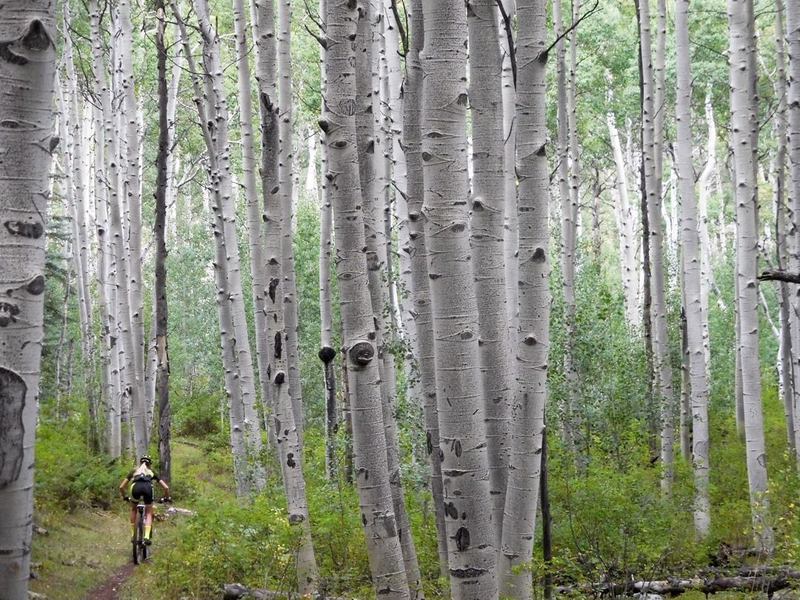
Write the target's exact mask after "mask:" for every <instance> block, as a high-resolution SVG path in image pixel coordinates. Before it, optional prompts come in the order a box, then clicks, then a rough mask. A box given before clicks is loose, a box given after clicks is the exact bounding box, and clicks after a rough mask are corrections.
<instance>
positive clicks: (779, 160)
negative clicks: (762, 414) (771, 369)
mask: <svg viewBox="0 0 800 600" xmlns="http://www.w3.org/2000/svg"><path fill="white" fill-rule="evenodd" d="M784 13H785V10H784V4H783V0H776V2H775V66H776V77H775V96H776V98H777V101H778V106H777V108H776V110H775V124H774V132H775V140H776V144H777V147H776V152H775V159H774V160H775V167H774V169H775V172H774V181H775V183H774V185H773V188H774V198H775V258H776V265H777V267H778V269H780V270H783V269H784V267H785V266H786V259H787V258H788V251H787V237H786V208H787V207H786V150H787V136H788V123H787V107H786V93H787V90H786V43H785V30H784ZM777 288H778V289H777V292H778V304H779V311H780V335H779V341H780V348H779V350H778V369H779V375H780V394H781V396H782V398H783V407H784V414H785V416H786V432H787V438H788V445H789V448H790V449H791V451H792V452H793V453H794V454H795V456H797V454H796V452H797V450H796V448H795V438H794V435H795V433H794V432H795V424H794V419H795V415H794V382H793V377H792V325H791V318H790V303H791V299H790V297H789V284H788V283H786V282H785V281H779V282H777Z"/></svg>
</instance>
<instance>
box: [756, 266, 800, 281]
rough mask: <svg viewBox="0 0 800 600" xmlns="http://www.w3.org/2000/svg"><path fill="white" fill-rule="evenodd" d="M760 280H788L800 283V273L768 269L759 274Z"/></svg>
mask: <svg viewBox="0 0 800 600" xmlns="http://www.w3.org/2000/svg"><path fill="white" fill-rule="evenodd" d="M758 280H759V281H786V282H788V283H800V273H789V272H787V271H779V270H778V269H767V270H766V271H764V272H763V273H762V274H761V275H759V276H758Z"/></svg>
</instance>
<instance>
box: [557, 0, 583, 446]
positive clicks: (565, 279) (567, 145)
mask: <svg viewBox="0 0 800 600" xmlns="http://www.w3.org/2000/svg"><path fill="white" fill-rule="evenodd" d="M576 4H577V3H576ZM561 12H562V11H561V2H560V0H555V2H554V3H553V26H554V29H555V30H556V35H558V36H561V35H564V34H565V31H564V20H563V17H562V14H561ZM569 38H570V42H571V43H570V69H569V73H568V72H567V61H566V48H565V46H564V40H563V39H561V40H559V42H558V43H557V44H556V72H557V84H556V89H557V105H558V115H557V123H558V125H557V129H558V133H557V138H558V190H559V195H560V197H561V215H560V217H561V218H560V222H561V253H560V254H561V277H562V291H563V295H564V324H565V329H566V341H565V349H564V365H563V369H564V376H565V378H566V382H567V385H566V391H565V395H564V399H563V404H562V406H560V407H559V421H560V423H559V424H560V427H561V436H562V438H563V441H564V444H565V446H566V449H567V452H569V453H570V454H571V455H572V456H573V457H575V452H576V442H575V437H576V434H577V431H576V429H577V427H576V425H577V423H576V422H575V396H576V393H577V388H578V381H577V379H578V374H577V372H576V371H575V366H574V359H573V354H574V342H573V340H574V336H575V311H576V307H575V261H576V259H577V257H576V255H575V253H576V249H577V247H576V246H577V244H576V243H577V239H576V238H577V217H578V187H577V186H578V183H577V176H576V173H575V172H574V171H575V169H574V167H575V166H576V165H575V163H573V160H576V156H573V148H572V146H573V138H574V136H573V135H572V133H573V130H572V127H574V125H575V123H574V121H575V118H574V115H573V110H574V105H573V103H574V101H575V92H574V89H573V85H574V82H573V81H572V78H573V77H574V73H573V69H574V57H573V51H574V46H575V44H574V37H572V36H571V35H570V36H569ZM576 154H577V152H576Z"/></svg>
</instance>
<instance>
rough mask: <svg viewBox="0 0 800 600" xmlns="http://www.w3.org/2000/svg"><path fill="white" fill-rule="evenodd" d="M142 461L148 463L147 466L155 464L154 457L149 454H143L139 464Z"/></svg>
mask: <svg viewBox="0 0 800 600" xmlns="http://www.w3.org/2000/svg"><path fill="white" fill-rule="evenodd" d="M142 463H147V466H148V467H149V466H150V465H152V464H153V459H152V458H150V457H149V456H143V457H142V458H140V459H139V464H142Z"/></svg>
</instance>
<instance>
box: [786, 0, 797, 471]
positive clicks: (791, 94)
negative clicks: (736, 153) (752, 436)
mask: <svg viewBox="0 0 800 600" xmlns="http://www.w3.org/2000/svg"><path fill="white" fill-rule="evenodd" d="M786 49H787V52H788V55H789V62H788V75H789V77H788V80H789V85H788V88H787V97H786V105H787V121H788V140H787V141H788V157H789V180H790V188H789V197H790V198H791V199H792V204H791V210H790V214H791V215H792V220H791V223H792V226H791V228H790V230H789V232H788V235H789V236H790V237H791V239H792V241H791V244H790V248H791V249H790V252H791V256H790V260H789V266H790V267H791V268H792V269H793V270H794V271H800V226H799V225H798V217H800V6H798V5H797V3H796V2H787V3H786ZM789 289H790V291H791V296H792V310H791V311H790V320H791V330H792V335H791V344H792V353H793V355H792V377H793V379H794V382H795V385H794V414H795V423H794V425H795V434H794V435H795V449H796V451H797V453H798V454H797V457H798V464H800V419H799V418H797V415H800V293H798V290H799V289H800V288H798V287H797V286H795V285H792V286H791V287H790V288H789Z"/></svg>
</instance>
